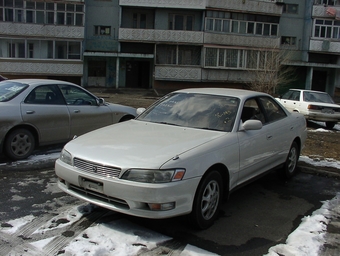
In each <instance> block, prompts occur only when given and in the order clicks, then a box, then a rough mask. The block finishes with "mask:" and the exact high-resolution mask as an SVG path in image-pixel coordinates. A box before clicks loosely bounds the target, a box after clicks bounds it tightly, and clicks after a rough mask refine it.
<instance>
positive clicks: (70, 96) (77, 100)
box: [59, 85, 97, 106]
mask: <svg viewBox="0 0 340 256" xmlns="http://www.w3.org/2000/svg"><path fill="white" fill-rule="evenodd" d="M59 89H60V90H61V92H62V94H63V96H64V98H65V100H66V104H67V105H93V106H96V105H97V100H96V98H95V97H93V96H92V95H90V94H88V93H87V92H85V91H84V90H82V89H80V88H77V87H75V86H71V85H59Z"/></svg>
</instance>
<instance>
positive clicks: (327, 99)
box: [303, 92, 334, 104]
mask: <svg viewBox="0 0 340 256" xmlns="http://www.w3.org/2000/svg"><path fill="white" fill-rule="evenodd" d="M303 99H304V101H307V102H322V103H332V104H334V101H333V99H332V98H331V96H330V95H329V94H328V93H323V92H304V93H303Z"/></svg>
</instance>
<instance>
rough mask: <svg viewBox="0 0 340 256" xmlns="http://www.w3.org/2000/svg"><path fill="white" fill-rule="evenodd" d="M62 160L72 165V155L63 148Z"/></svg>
mask: <svg viewBox="0 0 340 256" xmlns="http://www.w3.org/2000/svg"><path fill="white" fill-rule="evenodd" d="M60 160H61V161H62V162H64V163H65V164H69V165H72V155H71V154H70V153H69V152H67V151H66V150H65V149H63V150H62V151H61V153H60Z"/></svg>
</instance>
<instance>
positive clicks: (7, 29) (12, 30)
mask: <svg viewBox="0 0 340 256" xmlns="http://www.w3.org/2000/svg"><path fill="white" fill-rule="evenodd" d="M0 34H1V35H3V36H4V35H13V36H16V35H17V36H22V35H25V36H37V37H43V38H46V37H47V38H48V37H51V38H53V37H58V38H69V39H71V38H73V39H83V38H84V27H74V26H55V25H40V24H22V23H7V22H2V23H1V26H0Z"/></svg>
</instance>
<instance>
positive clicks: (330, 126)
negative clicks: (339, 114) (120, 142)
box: [326, 122, 336, 130]
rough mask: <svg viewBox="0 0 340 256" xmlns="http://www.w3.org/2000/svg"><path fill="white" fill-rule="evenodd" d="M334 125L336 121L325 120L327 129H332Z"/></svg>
mask: <svg viewBox="0 0 340 256" xmlns="http://www.w3.org/2000/svg"><path fill="white" fill-rule="evenodd" d="M335 125H336V122H326V127H327V129H330V130H332V129H333V128H334V126H335Z"/></svg>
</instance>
